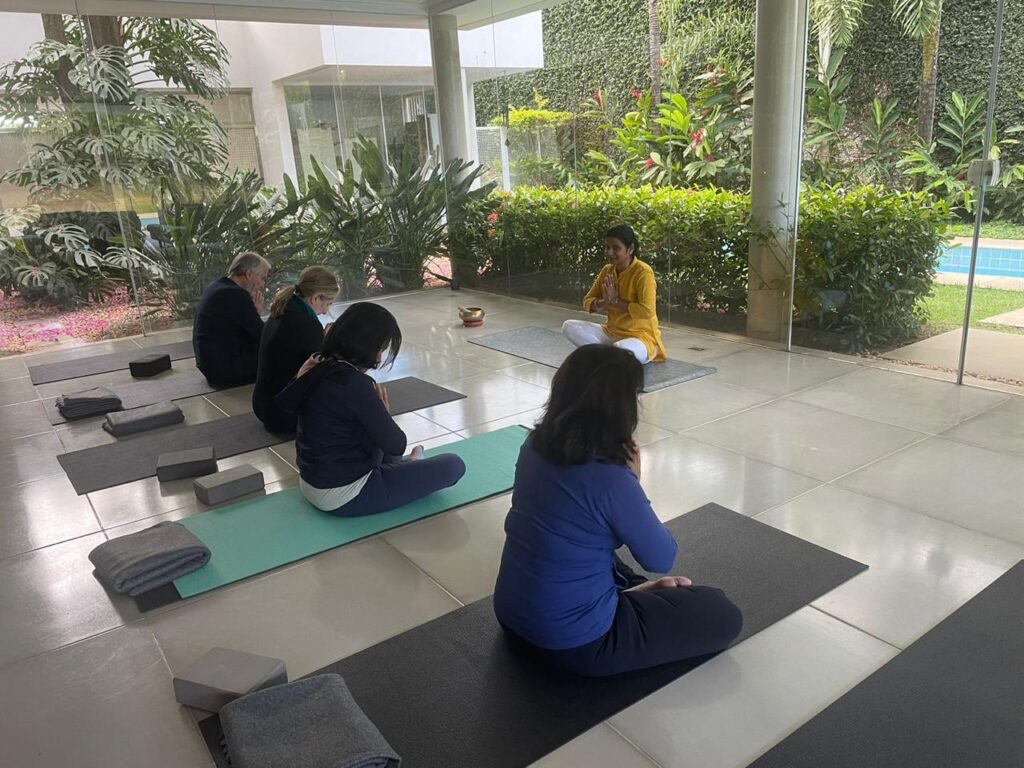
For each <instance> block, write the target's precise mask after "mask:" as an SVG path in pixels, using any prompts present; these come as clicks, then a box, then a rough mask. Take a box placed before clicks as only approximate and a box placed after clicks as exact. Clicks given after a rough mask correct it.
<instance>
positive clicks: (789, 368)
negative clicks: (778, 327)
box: [709, 348, 858, 395]
mask: <svg viewBox="0 0 1024 768" xmlns="http://www.w3.org/2000/svg"><path fill="white" fill-rule="evenodd" d="M709 365H713V366H714V367H715V368H717V369H718V373H717V374H716V375H717V377H718V380H719V381H721V382H723V383H725V384H736V385H737V386H741V387H747V388H748V389H756V390H758V391H760V392H767V393H769V394H772V395H788V394H790V393H791V392H796V391H797V390H800V389H805V388H806V387H811V386H814V385H815V384H821V383H822V382H823V381H828V380H829V379H834V378H836V377H837V376H843V375H845V374H848V373H853V372H854V371H856V370H858V368H857V366H855V365H853V364H852V363H843V362H839V361H837V360H827V359H825V358H823V357H814V356H812V355H802V354H798V353H785V352H781V351H778V350H774V349H760V348H749V349H745V350H743V351H742V352H737V353H736V354H733V355H728V356H726V357H718V358H715V360H714V362H713V363H709Z"/></svg>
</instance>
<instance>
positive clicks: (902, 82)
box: [476, 0, 1024, 156]
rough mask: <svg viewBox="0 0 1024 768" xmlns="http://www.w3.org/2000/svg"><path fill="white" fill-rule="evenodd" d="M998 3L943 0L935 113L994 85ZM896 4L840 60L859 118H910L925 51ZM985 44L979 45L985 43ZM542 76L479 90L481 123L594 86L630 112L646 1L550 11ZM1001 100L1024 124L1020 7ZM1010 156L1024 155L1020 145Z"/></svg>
mask: <svg viewBox="0 0 1024 768" xmlns="http://www.w3.org/2000/svg"><path fill="white" fill-rule="evenodd" d="M754 6H755V0H683V2H682V3H680V9H679V13H680V17H681V18H684V19H685V18H690V17H692V16H696V15H699V14H704V13H709V12H711V13H713V12H715V11H717V10H720V9H723V8H728V7H734V8H742V9H752V8H754ZM995 7H996V0H945V3H944V6H943V19H942V33H941V38H940V48H939V102H938V103H939V105H940V109H941V105H942V104H944V103H945V102H946V101H947V100H948V98H949V94H950V93H951V92H952V91H953V90H959V91H961V92H963V93H974V92H977V91H983V90H985V89H986V88H987V87H988V73H989V67H990V64H991V58H992V45H991V40H992V35H993V30H994V24H995V22H994V14H995ZM891 8H892V0H875V2H873V3H871V4H870V5H869V6H868V8H867V11H866V13H865V17H864V20H863V23H862V24H861V27H860V30H859V31H858V33H857V37H856V40H855V41H854V43H853V45H852V46H851V48H850V52H849V53H848V54H847V56H846V59H845V61H844V67H845V68H846V70H847V71H849V72H851V73H853V75H854V79H853V83H852V85H851V87H850V91H849V96H850V107H851V112H852V113H854V114H857V113H860V112H863V111H864V110H865V109H866V107H867V106H868V105H869V104H870V103H871V100H872V99H873V98H874V97H875V96H876V95H877V96H880V97H882V98H883V99H885V98H888V97H896V98H898V99H899V102H900V108H901V111H902V112H903V113H904V114H905V115H908V116H910V115H913V114H914V104H915V102H916V99H917V88H918V77H919V72H920V69H921V64H920V59H921V54H920V46H919V44H918V43H916V42H914V41H912V40H909V39H907V38H905V37H904V36H903V35H902V34H901V33H900V30H899V28H898V26H897V25H896V24H895V23H894V22H893V21H892V18H891ZM979 40H981V41H983V42H982V43H981V44H979V42H978V41H979ZM544 57H545V67H544V69H543V70H541V71H537V72H531V73H526V74H521V75H512V76H509V77H503V78H499V79H496V80H489V81H485V82H482V83H478V84H477V85H476V107H477V114H478V118H477V122H478V124H480V125H485V124H487V122H488V121H490V120H491V119H493V118H494V117H496V116H497V115H499V114H500V113H501V110H502V109H503V108H504V106H505V105H508V104H511V105H515V106H529V105H531V104H532V103H533V91H534V89H537V90H538V91H540V93H541V94H542V95H543V96H544V97H546V98H548V99H550V108H551V109H556V110H570V111H572V110H578V109H580V108H581V106H582V104H583V103H584V102H585V101H586V100H587V99H589V98H590V97H592V96H593V93H594V91H595V90H597V89H598V88H602V89H604V90H605V91H606V92H607V94H608V95H609V97H610V98H612V99H614V100H615V102H616V103H619V102H620V101H621V104H622V107H623V108H625V107H626V105H627V104H632V101H631V100H630V99H629V89H630V88H644V87H646V86H647V85H648V84H649V81H648V48H647V2H646V0H567V1H566V2H564V3H562V4H561V5H557V6H554V7H553V8H550V9H548V10H545V11H544ZM999 69H1000V87H999V96H998V101H997V112H996V117H997V125H998V126H999V127H1000V128H1001V130H1005V129H1006V128H1007V127H1009V126H1011V125H1021V124H1024V102H1022V101H1021V99H1020V98H1019V97H1018V95H1017V94H1018V92H1020V91H1024V2H1009V3H1007V7H1006V21H1005V26H1004V36H1003V49H1002V58H1001V64H1000V68H999ZM1011 154H1012V155H1017V156H1021V155H1024V148H1022V147H1018V148H1016V151H1014V152H1012V153H1011Z"/></svg>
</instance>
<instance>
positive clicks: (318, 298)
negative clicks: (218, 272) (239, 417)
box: [252, 267, 339, 432]
mask: <svg viewBox="0 0 1024 768" xmlns="http://www.w3.org/2000/svg"><path fill="white" fill-rule="evenodd" d="M338 288H339V286H338V278H337V277H335V276H334V275H333V274H332V273H331V272H330V271H329V270H327V269H325V268H324V267H306V268H305V269H304V270H302V272H300V273H299V279H298V281H296V283H295V284H294V285H289V286H286V287H284V288H282V289H281V290H280V291H278V292H277V295H276V296H275V297H274V301H273V302H272V303H271V304H270V319H269V320H267V322H266V324H265V325H264V326H263V336H262V337H261V339H260V357H259V365H258V367H257V369H256V386H255V387H253V390H252V410H253V413H255V414H256V416H257V417H258V418H259V420H260V421H262V422H263V425H264V426H265V427H266V428H267V429H269V430H270V431H271V432H294V431H295V426H296V417H295V414H294V413H289V412H288V411H286V410H285V409H284V408H282V407H281V406H279V405H278V404H277V403H276V402H275V400H274V398H275V397H277V394H278V393H279V392H280V391H281V390H282V389H284V388H285V385H286V384H288V382H289V381H291V380H292V379H293V378H294V377H295V374H296V373H298V372H299V369H300V368H302V364H303V363H304V362H306V360H308V359H309V357H310V355H313V354H316V353H317V352H319V351H320V347H322V346H323V343H324V327H323V325H321V324H320V319H319V317H317V316H318V315H322V314H324V313H325V312H326V311H327V308H328V307H329V306H330V305H331V302H332V301H334V299H335V297H336V296H337V295H338Z"/></svg>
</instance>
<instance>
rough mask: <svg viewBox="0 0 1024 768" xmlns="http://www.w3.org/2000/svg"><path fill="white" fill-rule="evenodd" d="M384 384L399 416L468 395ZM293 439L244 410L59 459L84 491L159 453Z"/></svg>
mask: <svg viewBox="0 0 1024 768" xmlns="http://www.w3.org/2000/svg"><path fill="white" fill-rule="evenodd" d="M384 386H385V387H386V388H387V391H388V401H389V403H390V405H391V413H393V414H394V415H396V416H397V415H399V414H402V413H408V412H410V411H417V410H419V409H421V408H429V407H430V406H434V405H440V404H441V403H448V402H451V401H452V400H460V399H462V398H464V397H465V395H464V394H462V393H461V392H453V391H452V390H450V389H445V388H444V387H439V386H437V385H436V384H431V383H430V382H427V381H423V380H421V379H417V378H414V377H411V376H410V377H407V378H404V379H396V380H395V381H389V382H387V383H386V384H385V385H384ZM291 438H292V435H285V434H274V433H271V432H268V431H267V430H266V429H264V427H263V423H262V422H261V421H260V420H259V419H257V418H256V416H254V415H253V414H251V413H246V414H242V415H240V416H229V417H228V418H226V419H216V420H214V421H207V422H203V423H202V424H190V425H188V426H184V427H175V428H173V429H166V430H162V431H159V432H153V433H149V434H147V433H142V434H140V435H135V436H132V437H128V438H126V439H123V440H119V441H118V442H116V443H108V444H106V445H97V446H95V447H93V448H85V449H83V450H80V451H72V452H71V453H64V454H61V455H60V456H58V457H57V461H59V462H60V465H61V466H62V467H63V468H64V471H65V472H66V473H67V476H68V479H69V480H70V481H71V484H72V485H73V486H74V487H75V491H76V492H77V493H78V494H79V495H81V494H83V493H91V492H93V491H99V490H102V489H103V488H111V487H113V486H115V485H121V484H122V483H130V482H132V481H133V480H141V479H142V478H144V477H151V476H153V475H155V474H156V460H157V457H158V456H159V455H160V454H161V453H168V452H170V451H183V450H186V449H187V448H202V447H205V446H213V450H214V455H215V456H216V457H217V458H218V459H226V458H227V457H229V456H235V455H236V454H239V453H245V452H247V451H255V450H257V449H259V448H266V447H267V446H270V445H276V444H278V443H283V442H285V441H286V440H290V439H291Z"/></svg>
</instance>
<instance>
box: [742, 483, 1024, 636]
mask: <svg viewBox="0 0 1024 768" xmlns="http://www.w3.org/2000/svg"><path fill="white" fill-rule="evenodd" d="M757 519H758V520H760V521H761V522H763V523H767V524H769V525H773V526H775V527H776V528H780V529H782V530H784V531H787V532H789V533H792V534H793V535H794V536H798V537H800V538H801V539H806V540H807V541H813V542H814V543H815V544H819V545H821V546H822V547H825V548H826V549H831V550H833V551H834V552H839V553H840V554H843V555H846V556H847V557H850V558H853V559H854V560H859V561H860V562H862V563H867V565H868V566H870V567H869V568H868V570H867V571H864V572H863V573H861V574H859V575H857V576H856V577H854V578H853V579H850V581H848V582H846V583H845V584H842V585H841V586H839V587H837V588H836V589H834V590H832V591H831V592H829V593H828V594H827V595H825V596H824V597H822V598H820V599H819V600H817V601H815V602H814V605H815V606H817V607H818V608H820V609H821V610H823V611H826V612H828V613H829V614H831V615H833V616H836V617H838V618H840V619H842V620H843V621H845V622H847V623H848V624H852V625H854V626H855V627H858V628H859V629H862V630H864V631H865V632H868V633H870V634H872V635H874V636H876V637H879V638H881V639H882V640H885V641H886V642H888V643H892V644H893V645H898V646H900V647H901V648H905V647H906V646H908V645H909V644H910V643H912V642H913V641H914V640H916V639H917V638H918V637H919V636H921V635H922V634H924V633H925V632H927V631H928V630H929V629H931V628H932V627H933V626H934V625H935V624H937V623H938V622H940V621H941V620H942V619H944V618H945V617H946V616H948V615H949V614H950V613H952V612H953V611H954V610H956V609H957V608H958V607H960V605H962V604H963V603H965V602H967V600H969V599H970V598H971V597H973V596H974V595H975V594H977V593H978V592H980V591H981V590H982V589H984V588H985V587H986V586H988V585H989V584H990V583H992V582H993V581H994V580H995V579H996V578H998V577H999V576H1001V575H1002V574H1003V572H1004V571H1006V569H1007V568H1009V567H1010V566H1012V565H1013V564H1014V563H1016V562H1017V561H1018V560H1021V559H1024V546H1019V545H1014V544H1010V543H1009V542H1006V541H1003V540H1001V539H995V538H992V537H990V536H985V535H983V534H980V533H975V532H974V531H968V530H966V529H964V528H961V527H959V526H956V525H952V524H950V523H946V522H943V521H941V520H936V519H935V518H931V517H927V516H925V515H920V514H917V513H916V512H911V511H910V510H908V509H904V508H903V507H898V506H896V505H894V504H890V503H889V502H885V501H879V500H877V499H871V498H868V497H866V496H861V495H859V494H856V493H853V492H851V491H845V490H842V489H840V488H836V487H833V486H822V487H821V488H818V489H816V490H814V491H811V492H810V493H808V494H807V495H805V496H801V497H800V498H799V499H795V500H794V501H791V502H788V503H786V504H784V505H782V506H781V507H777V508H775V509H771V510H769V511H767V512H765V513H764V514H762V515H759V516H758V518H757Z"/></svg>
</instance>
